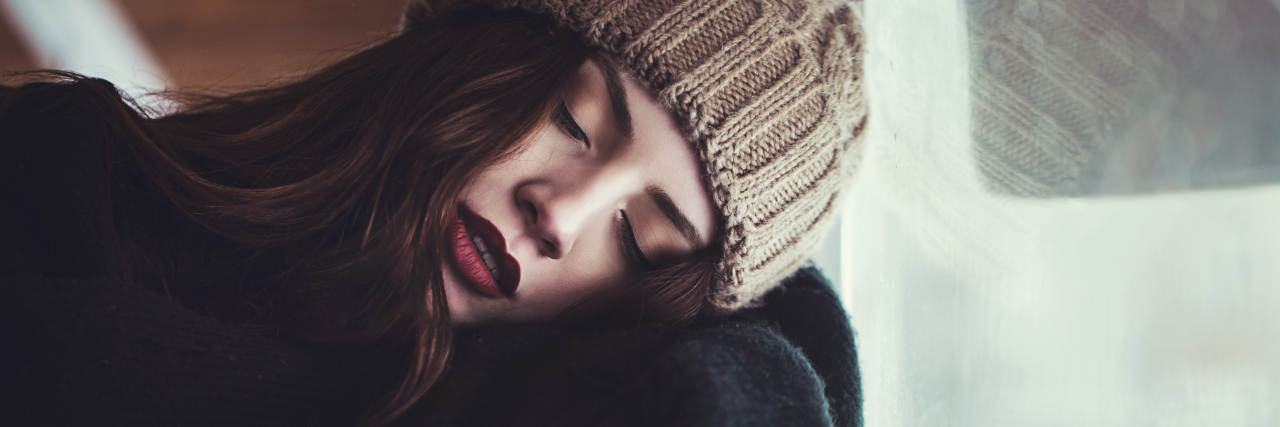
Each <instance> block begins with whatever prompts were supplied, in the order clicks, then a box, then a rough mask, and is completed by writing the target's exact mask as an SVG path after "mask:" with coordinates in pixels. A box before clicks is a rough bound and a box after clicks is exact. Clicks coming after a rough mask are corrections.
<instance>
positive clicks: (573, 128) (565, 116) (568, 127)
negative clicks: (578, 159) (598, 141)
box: [555, 101, 591, 147]
mask: <svg viewBox="0 0 1280 427" xmlns="http://www.w3.org/2000/svg"><path fill="white" fill-rule="evenodd" d="M555 116H556V121H557V122H559V123H560V128H561V129H564V131H565V133H568V134H569V136H572V137H573V138H574V139H577V140H579V141H582V143H583V144H586V145H587V147H590V146H591V140H590V139H588V138H587V133H586V132H583V131H582V127H580V126H578V122H577V121H576V120H574V119H573V115H572V114H569V106H568V105H565V103H564V102H563V101H562V102H560V106H559V107H558V108H556V111H555Z"/></svg>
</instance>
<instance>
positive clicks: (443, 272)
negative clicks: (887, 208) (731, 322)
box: [0, 0, 865, 424]
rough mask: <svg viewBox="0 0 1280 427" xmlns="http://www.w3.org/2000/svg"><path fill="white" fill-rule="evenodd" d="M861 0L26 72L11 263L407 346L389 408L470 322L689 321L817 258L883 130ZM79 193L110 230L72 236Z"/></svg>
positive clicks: (235, 315) (338, 340) (18, 102)
mask: <svg viewBox="0 0 1280 427" xmlns="http://www.w3.org/2000/svg"><path fill="white" fill-rule="evenodd" d="M854 16H855V15H854V13H853V12H852V11H851V9H850V8H849V7H848V6H847V5H840V4H828V3H824V2H805V1H797V2H781V3H773V2H756V1H722V2H702V1H692V0H690V1H683V2H681V1H633V2H610V1H587V2H563V3H562V2H558V1H551V0H531V1H503V2H493V4H470V3H466V2H445V1H439V2H431V1H415V2H413V3H411V4H410V5H409V7H408V9H407V11H406V14H405V23H404V28H403V30H402V31H401V32H400V33H399V34H397V35H395V36H394V37H391V38H390V39H388V40H386V41H385V42H383V43H381V44H378V45H377V46H374V47H371V48H369V49H367V50H365V51H362V52H359V53H356V54H354V55H352V56H351V57H349V58H346V59H344V60H342V61H339V62H338V63H336V64H334V65H332V66H329V67H327V68H325V69H323V70H321V71H319V72H318V73H315V74H314V75H311V76H308V77H306V78H303V79H301V80H298V81H296V82H292V83H288V84H284V85H280V86H277V87H268V88H263V89H257V90H252V91H248V92H243V93H235V94H229V95H223V96H186V97H185V98H184V99H182V101H183V107H182V109H181V110H180V111H179V112H178V113H176V114H171V115H167V116H163V117H157V118H147V117H146V115H144V114H141V113H140V112H139V111H138V109H137V108H135V107H134V106H132V105H131V104H129V103H128V101H127V100H122V99H121V98H120V95H119V94H118V93H116V92H115V90H114V88H112V87H111V86H110V85H109V84H106V83H104V82H101V81H96V80H91V79H84V78H81V77H78V76H75V75H70V74H57V73H46V74H44V75H43V76H48V77H54V79H55V80H58V81H57V82H53V83H32V84H27V85H23V86H6V87H3V89H0V91H2V92H0V96H2V97H3V98H2V101H0V117H2V118H3V122H2V123H0V126H3V127H2V128H0V135H3V136H2V137H3V143H4V144H5V147H4V150H5V151H7V152H12V153H17V154H18V155H16V156H13V157H11V160H9V161H8V163H7V164H5V165H4V166H5V169H6V172H5V173H6V176H5V178H6V180H7V181H8V182H9V183H10V184H6V185H8V186H9V187H10V189H11V190H10V193H7V194H5V195H4V198H6V199H8V200H14V201H18V202H20V203H19V204H15V205H14V206H22V208H15V209H11V210H9V211H8V212H6V215H7V217H6V218H4V219H5V222H6V223H9V224H19V226H14V227H9V230H8V231H7V233H8V234H7V236H6V237H7V239H6V240H8V241H10V242H15V243H12V244H10V245H8V247H6V252H5V254H4V255H5V262H6V264H4V267H5V270H6V271H5V274H6V275H31V274H35V275H43V276H49V277H62V276H96V277H109V278H114V279H118V280H120V281H121V282H123V283H133V284H141V285H143V286H144V287H146V288H147V289H150V290H151V291H153V292H155V293H158V294H160V295H163V296H165V297H167V298H168V299H170V300H172V301H176V302H177V303H178V304H180V305H181V306H182V307H184V308H185V309H187V310H191V311H194V312H196V313H198V314H199V315H201V316H205V317H209V318H213V319H218V321H220V322H229V323H230V324H233V325H235V326H236V328H239V329H240V330H243V331H250V332H252V333H254V334H256V335H257V336H265V337H271V338H272V339H280V340H284V341H286V342H291V343H298V344H299V345H319V346H321V347H322V348H337V349H347V350H348V351H350V350H352V349H355V350H359V349H383V351H385V352H386V353H387V354H397V355H399V354H403V355H405V356H404V360H406V361H407V362H405V363H404V365H403V366H404V368H403V369H401V370H399V372H398V374H397V375H396V376H397V377H398V380H397V381H396V383H395V385H394V386H389V387H384V389H387V390H390V391H385V393H380V394H379V396H380V397H377V398H374V399H373V400H372V403H371V406H372V409H371V410H369V411H368V412H367V413H366V416H365V417H364V421H365V422H366V423H370V424H381V423H386V422H389V421H391V420H394V419H396V418H397V417H399V416H400V415H402V414H403V413H404V412H405V411H407V410H408V409H409V408H410V407H411V406H412V405H413V404H414V403H415V402H417V401H419V400H420V399H421V398H422V396H423V395H424V394H426V393H427V392H428V391H429V390H431V389H432V386H433V385H434V384H435V383H436V382H437V381H438V379H439V378H440V377H441V375H442V374H443V373H444V372H445V371H446V363H447V361H448V360H449V357H450V352H451V346H452V340H453V338H452V334H453V330H454V328H456V327H463V326H473V325H483V324H490V323H507V322H547V321H554V320H561V321H571V320H587V319H590V320H591V321H592V322H593V323H596V322H615V323H616V322H625V323H627V324H658V325H667V326H676V325H682V324H686V323H688V322H691V321H693V320H695V319H696V318H698V317H700V316H706V315H714V314H726V313H729V312H733V311H735V310H738V309H740V308H743V307H748V306H752V305H754V304H757V303H758V302H759V301H760V297H761V296H762V295H764V294H765V292H766V291H768V290H769V289H771V288H773V287H775V286H776V285H777V283H778V282H779V281H780V280H781V279H783V278H784V277H786V276H787V275H789V274H791V273H792V272H794V271H795V270H796V269H797V268H798V267H799V265H800V264H801V262H802V261H803V259H804V257H805V256H807V253H808V251H809V250H810V249H811V248H812V247H813V246H815V245H816V243H817V242H818V240H819V239H821V237H822V236H821V235H822V230H823V229H824V227H825V224H826V223H827V222H828V220H829V219H830V218H831V217H832V216H833V215H832V214H831V212H832V209H833V207H834V206H835V196H836V194H837V189H838V188H839V187H840V185H841V182H842V180H843V179H844V178H845V177H846V176H848V175H849V174H850V173H851V171H852V164H853V162H852V161H851V160H850V158H851V157H852V156H851V154H854V153H856V152H857V149H858V146H857V145H856V137H857V136H858V135H859V134H860V133H861V126H862V123H863V119H864V117H865V113H864V112H863V107H862V103H861V98H860V90H859V86H858V85H859V81H858V70H859V69H858V57H859V55H860V51H859V42H860V41H859V39H858V27H857V24H856V22H855V21H854ZM43 141H61V142H60V144H62V145H64V146H69V147H71V148H70V150H73V151H74V154H73V155H70V156H68V155H67V154H68V151H67V150H68V148H66V147H63V148H54V149H50V148H49V147H50V146H51V144H50V143H47V142H43ZM50 150H52V151H50ZM68 159H71V160H68ZM76 159H78V160H76ZM67 164H73V165H74V166H73V168H74V169H75V170H76V172H77V174H76V176H75V177H74V178H66V177H67V176H68V174H67V171H66V170H65V169H66V166H65V165H67ZM59 165H64V166H59ZM68 180H75V181H77V182H82V181H83V182H88V183H90V184H92V183H101V185H98V186H94V185H89V184H84V185H81V184H71V185H64V184H65V182H66V181H68ZM85 185H87V187H86V186H85ZM66 194H72V195H73V196H72V197H64V196H65V195H66ZM65 211H71V212H76V213H77V214H76V215H78V216H77V219H76V220H75V221H72V222H73V223H75V224H76V226H77V227H79V228H81V229H84V230H87V231H86V235H88V236H89V237H88V238H80V239H81V240H83V241H87V242H89V243H78V244H70V245H69V244H67V243H66V240H67V239H63V240H59V239H57V238H50V236H55V237H56V236H58V235H64V234H66V233H68V232H67V231H66V230H67V228H66V226H67V219H66V217H67V215H66V214H65V213H64V212H65ZM73 228H74V227H73ZM72 240H75V239H72ZM81 240H77V241H81ZM69 247H71V248H73V249H68V248H69ZM68 251H70V252H73V253H74V252H75V251H82V252H83V253H84V255H85V256H84V257H83V258H78V259H77V261H75V262H74V263H71V264H68V260H67V259H68V257H67V255H68ZM397 366H399V365H397Z"/></svg>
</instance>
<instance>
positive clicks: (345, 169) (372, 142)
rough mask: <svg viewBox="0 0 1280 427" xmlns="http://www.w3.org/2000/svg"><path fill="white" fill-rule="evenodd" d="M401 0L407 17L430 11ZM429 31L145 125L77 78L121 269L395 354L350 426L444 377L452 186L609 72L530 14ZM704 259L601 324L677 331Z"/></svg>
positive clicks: (295, 334) (476, 15) (311, 332)
mask: <svg viewBox="0 0 1280 427" xmlns="http://www.w3.org/2000/svg"><path fill="white" fill-rule="evenodd" d="M414 5H415V6H411V7H410V9H409V10H408V11H407V12H406V13H408V14H422V15H424V16H425V15H430V14H434V13H435V12H431V11H425V10H415V9H416V8H424V7H426V6H424V3H422V2H415V3H414ZM428 12H430V13H428ZM417 21H419V22H421V21H423V20H421V19H419V20H417ZM428 22H429V23H428V24H425V25H417V26H415V27H414V28H408V29H405V30H404V31H402V32H400V33H398V34H396V35H395V36H393V37H390V38H389V39H387V40H385V41H383V42H381V43H380V44H378V45H376V46H373V47H371V48H369V49H367V50H363V51H361V52H358V53H355V54H353V55H351V56H349V57H347V58H346V59H343V60H341V61H339V62H337V63H335V64H333V65H330V66H328V67H326V68H324V69H322V70H320V71H318V72H316V73H314V74H312V75H309V76H306V77H304V78H302V79H299V80H296V81H293V82H289V83H284V84H280V85H277V86H270V87H264V88H258V89H253V90H250V91H247V92H241V93H234V94H229V95H216V96H208V95H190V94H180V95H177V97H178V98H180V99H179V100H180V101H182V104H183V105H184V107H183V108H182V109H181V111H180V112H179V113H177V114H172V115H169V116H164V117H159V118H154V119H148V118H144V117H143V116H142V115H140V114H139V113H138V109H137V108H136V107H135V106H133V105H131V104H129V102H128V101H127V100H123V99H121V97H120V95H119V94H118V93H116V92H114V91H112V90H111V87H110V86H109V85H106V84H92V85H90V86H92V87H94V88H96V90H98V91H99V92H100V93H95V94H94V96H95V97H96V98H98V99H100V101H101V102H102V104H103V105H105V106H106V108H105V109H104V111H105V113H103V114H105V115H106V116H108V117H105V119H106V120H103V123H109V125H103V126H104V129H102V130H101V133H102V134H103V135H110V136H111V137H109V138H105V139H107V140H109V141H114V142H113V143H114V144H115V146H113V147H108V151H109V155H110V156H111V160H112V162H113V164H116V165H118V166H113V172H112V174H113V176H112V182H113V184H112V199H113V206H114V211H113V212H111V213H110V214H111V216H112V224H113V226H114V227H115V231H114V235H115V236H116V246H117V247H118V251H117V252H118V253H119V258H120V259H119V261H120V266H121V269H120V270H121V274H122V275H123V276H124V277H125V278H126V279H128V280H132V281H136V282H138V283H141V284H144V285H146V286H149V287H152V288H154V289H155V290H157V292H160V293H163V294H165V295H168V296H169V297H170V298H173V299H175V300H178V301H180V302H182V303H184V304H185V305H187V306H189V307H194V308H196V309H197V310H199V311H202V312H203V313H205V314H207V315H211V316H215V317H219V318H222V319H225V320H229V321H232V322H235V323H238V324H241V325H245V327H252V328H260V329H262V330H264V331H267V332H268V333H272V334H277V335H280V336H284V337H289V338H292V339H299V340H305V341H309V342H320V343H328V344H331V345H337V346H349V347H361V348H367V347H372V346H381V347H387V348H390V349H394V350H403V351H404V352H405V354H407V355H408V356H407V357H408V360H407V361H406V362H405V364H404V369H403V374H402V375H401V376H400V378H402V380H401V381H400V382H399V385H398V386H397V387H395V389H394V390H390V391H387V392H386V393H385V394H384V395H383V396H382V397H380V398H374V399H373V401H372V405H371V407H370V409H369V411H368V412H367V413H366V415H365V418H364V419H363V420H362V424H364V425H382V424H386V423H389V422H391V421H393V420H395V419H396V418H397V417H399V416H400V415H402V414H404V413H405V411H407V410H408V409H409V408H410V407H411V406H412V405H413V403H414V402H416V401H417V400H419V399H420V398H421V397H422V396H423V395H425V394H426V393H427V392H428V391H429V389H430V388H431V386H432V385H433V384H434V383H435V382H436V381H437V380H438V379H439V378H440V376H441V375H442V374H443V372H444V370H445V366H446V361H447V359H448V357H449V354H450V350H451V345H452V344H451V342H452V330H451V328H450V322H449V314H448V308H447V303H446V300H445V296H444V288H443V284H442V281H443V278H442V272H441V270H440V262H439V261H438V260H439V259H441V257H442V256H445V254H446V253H447V251H448V246H447V245H448V244H449V241H450V240H449V239H448V238H446V235H445V234H446V233H445V230H446V229H447V224H448V221H450V220H451V219H452V217H453V216H454V215H455V214H456V213H455V212H456V211H457V206H456V200H457V199H458V196H459V194H460V192H461V191H462V190H463V187H464V186H465V185H466V184H467V183H468V182H469V181H470V180H471V179H472V178H473V177H474V176H476V175H477V174H478V173H479V172H481V171H482V170H483V168H484V167H485V165H490V164H494V163H495V162H497V161H499V160H501V159H502V158H504V156H507V155H510V154H511V153H513V152H514V151H515V150H519V149H520V147H519V143H520V142H521V140H522V138H524V137H525V135H527V134H529V133H530V132H531V131H532V130H533V129H535V127H536V126H537V125H538V123H539V122H541V121H543V120H545V119H546V118H547V117H548V115H549V114H550V112H551V110H552V109H553V107H554V106H556V105H558V104H559V102H560V99H561V97H562V91H563V89H564V87H565V86H566V84H567V81H568V80H569V79H570V78H571V75H572V74H573V72H574V71H575V70H576V69H577V68H578V67H579V66H580V65H581V64H582V63H583V61H586V60H588V59H593V58H594V59H595V60H598V61H608V59H607V58H603V57H601V56H599V53H598V52H596V51H594V50H593V49H591V48H589V47H587V46H585V45H584V44H583V43H582V42H581V41H580V40H579V39H578V37H577V35H576V34H574V33H572V32H569V31H564V30H557V29H555V28H553V26H552V25H551V24H549V23H548V22H547V21H546V20H544V19H541V18H536V17H532V16H529V15H523V14H498V13H495V12H492V11H487V10H461V11H455V12H452V13H449V14H444V15H440V17H439V18H438V19H436V20H435V21H428ZM42 76H44V78H46V79H48V78H55V79H62V80H83V79H84V78H83V77H81V76H77V75H73V74H69V73H58V72H46V73H44V74H42ZM0 89H3V93H9V92H10V91H13V90H15V89H14V88H13V87H9V86H0ZM714 257H715V254H714V253H713V252H712V251H710V250H703V251H699V252H698V253H695V254H694V255H693V256H692V257H689V258H687V259H685V260H683V261H680V262H677V263H675V264H674V265H671V266H669V267H667V268H664V269H660V270H657V271H654V272H651V273H649V274H646V275H644V276H642V277H639V278H637V279H636V280H635V281H634V283H632V284H631V285H629V286H627V287H626V288H625V289H624V290H623V291H622V295H613V296H611V297H610V298H609V299H610V300H611V301H617V302H616V303H614V306H615V308H617V309H614V310H608V311H609V312H610V313H614V316H612V317H610V318H607V319H603V320H605V321H617V322H626V323H636V322H638V323H649V324H660V325H676V324H682V323H687V322H689V321H691V320H693V319H694V318H695V317H696V316H697V314H698V313H699V311H700V310H701V309H702V307H703V305H704V304H705V301H706V296H707V293H708V292H709V290H710V287H711V285H712V281H713V278H714V274H715V271H714ZM571 311H572V309H571ZM581 317H582V316H579V315H577V314H576V313H566V315H565V316H562V318H563V319H569V318H574V319H578V318H581Z"/></svg>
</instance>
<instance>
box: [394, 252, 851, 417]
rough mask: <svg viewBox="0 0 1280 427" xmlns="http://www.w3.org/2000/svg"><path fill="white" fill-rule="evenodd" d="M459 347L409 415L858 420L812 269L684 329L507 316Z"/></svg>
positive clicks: (844, 336) (826, 301)
mask: <svg viewBox="0 0 1280 427" xmlns="http://www.w3.org/2000/svg"><path fill="white" fill-rule="evenodd" d="M457 344H458V347H457V353H456V356H455V357H454V359H453V362H451V364H452V366H451V368H450V371H449V372H448V373H447V374H446V376H445V377H444V378H443V379H442V381H441V382H440V383H439V384H438V385H437V387H436V389H435V390H434V391H433V392H432V394H431V395H430V396H429V397H428V398H427V399H426V400H425V401H424V402H422V404H421V405H420V407H419V408H417V412H416V414H415V415H410V416H408V417H406V421H409V420H412V422H418V421H424V420H425V421H426V424H449V423H455V424H463V425H518V424H521V423H532V424H537V423H540V422H550V421H551V420H555V421H554V423H558V424H560V425H712V426H714V425H761V426H764V425H836V426H857V425H860V423H861V417H860V415H859V414H860V406H861V396H860V384H859V378H858V369H857V355H856V352H855V349H854V343H853V333H852V330H851V328H850V326H849V322H848V317H847V315H846V314H845V311H844V310H843V308H842V307H841V305H840V302H839V299H838V298H837V297H836V295H835V293H834V292H833V291H832V289H831V287H830V285H829V284H828V283H827V281H826V280H825V279H824V278H823V277H822V276H821V274H819V273H818V272H817V271H816V270H815V269H812V268H808V269H802V270H800V271H799V272H798V273H796V274H795V275H793V276H792V277H791V278H789V279H788V280H787V281H786V282H785V283H784V284H782V285H781V286H779V288H778V289H776V290H774V291H773V292H772V293H770V294H769V295H767V296H766V297H765V300H764V301H763V304H762V305H761V306H760V307H757V308H751V309H746V310H742V311H740V312H738V313H735V314H733V315H731V316H727V317H721V318H715V319H708V320H707V321H703V322H699V323H697V324H694V325H690V326H688V327H684V328H677V329H667V330H662V329H645V328H642V329H636V328H619V329H605V330H594V329H593V330H566V329H561V328H556V327H550V326H540V325H507V326H500V327H490V328H484V329H480V330H471V331H462V333H460V334H459V336H458V339H457ZM493 408H502V410H493ZM531 420H533V421H532V422H530V421H531Z"/></svg>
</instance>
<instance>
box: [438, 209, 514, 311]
mask: <svg viewBox="0 0 1280 427" xmlns="http://www.w3.org/2000/svg"><path fill="white" fill-rule="evenodd" d="M468 228H470V229H471V231H473V232H475V234H476V236H474V237H479V238H480V240H481V241H482V242H483V243H484V246H485V247H487V248H488V250H489V253H490V254H491V255H493V259H494V261H495V262H494V264H496V266H495V267H496V268H497V270H498V274H497V275H498V278H497V279H496V280H495V279H494V277H493V274H492V273H490V272H489V267H487V266H486V265H485V263H484V260H483V259H482V258H481V256H480V252H479V250H477V249H476V246H475V243H473V242H472V240H471V238H472V237H473V236H472V235H471V233H468V231H467V229H468ZM451 232H452V233H451V234H452V237H453V260H454V265H456V266H457V267H458V271H459V272H461V273H462V276H463V277H465V278H466V279H467V281H468V282H470V284H471V287H472V289H475V290H476V291H477V292H479V293H480V294H481V295H484V296H487V297H489V298H493V299H503V298H509V297H510V296H511V295H514V294H515V293H516V288H517V287H519V286H520V263H519V262H517V261H516V259H515V257H512V256H511V255H510V254H508V253H507V241H506V239H504V238H503V237H502V232H500V231H498V227H495V226H494V225H493V223H491V222H489V220H487V219H484V217H481V216H479V215H476V214H475V213H473V212H471V211H470V210H467V209H466V208H465V207H464V208H459V209H458V216H457V217H455V218H454V219H453V224H451Z"/></svg>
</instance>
